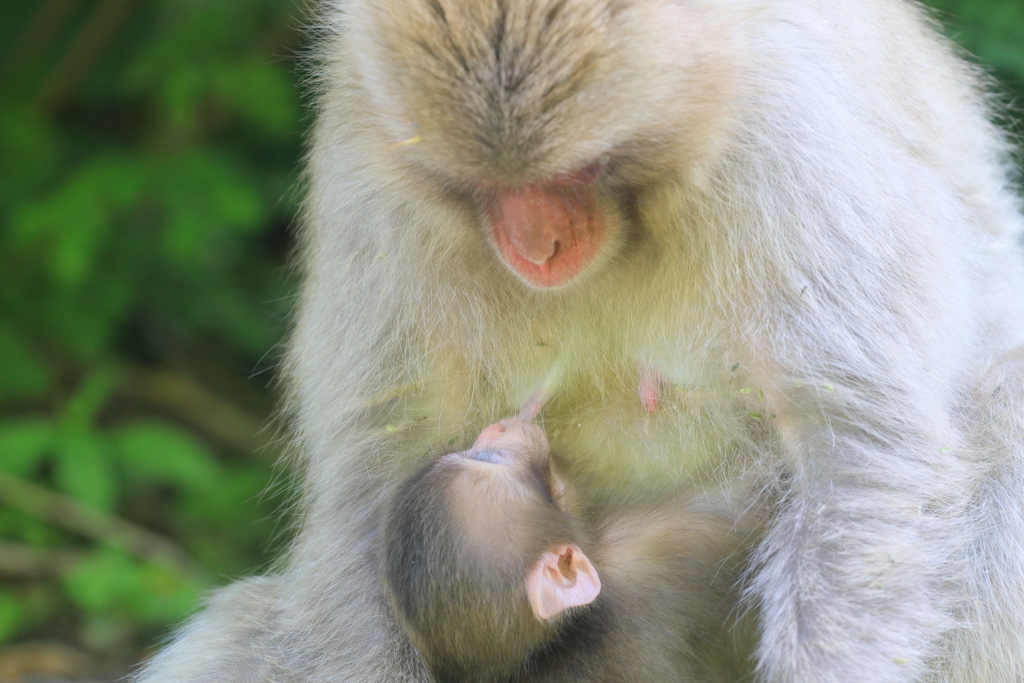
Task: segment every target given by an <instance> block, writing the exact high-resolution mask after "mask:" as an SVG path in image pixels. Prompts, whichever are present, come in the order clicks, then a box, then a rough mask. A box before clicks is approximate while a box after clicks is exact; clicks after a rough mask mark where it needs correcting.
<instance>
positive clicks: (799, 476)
mask: <svg viewBox="0 0 1024 683" xmlns="http://www.w3.org/2000/svg"><path fill="white" fill-rule="evenodd" d="M319 18H320V21H321V26H322V39H321V45H320V54H321V58H320V60H319V61H318V62H317V64H316V67H315V68H316V70H317V73H316V75H315V83H314V87H315V88H316V90H317V98H316V114H317V124H316V127H315V130H314V133H313V137H312V145H311V151H310V155H309V175H308V179H309V196H308V200H307V205H306V218H305V221H304V228H303V233H302V264H303V266H304V268H305V273H304V277H305V284H304V287H303V290H302V297H301V303H300V306H299V310H298V316H297V320H296V325H295V330H294V333H293V338H292V343H291V353H290V356H289V361H288V363H287V371H288V375H289V377H290V383H291V384H290V385H291V388H292V400H291V404H290V406H291V415H292V416H293V418H294V429H295V435H296V450H297V452H298V453H300V463H299V466H300V467H301V468H302V471H303V476H304V480H303V481H304V484H303V490H302V504H301V507H300V509H299V521H300V531H299V534H298V537H297V540H296V542H295V544H294V547H293V548H292V551H291V553H290V555H289V557H288V558H287V561H286V562H285V563H284V564H283V568H282V569H281V571H280V573H278V574H275V575H273V576H269V577H265V578H262V579H258V580H254V581H250V582H246V583H243V584H241V585H236V586H234V587H231V588H228V589H226V590H225V591H224V592H222V593H221V594H219V595H218V596H217V597H215V598H214V599H213V601H211V603H210V605H209V607H208V608H207V609H206V610H205V611H204V612H202V613H200V614H199V615H198V616H197V617H195V618H194V619H193V621H192V622H191V623H190V624H189V625H188V626H187V627H186V628H185V630H184V631H183V633H182V635H181V636H180V637H179V639H178V640H177V641H175V642H174V643H173V644H172V645H170V646H169V647H168V648H167V649H166V650H165V651H164V652H163V653H162V654H160V655H158V656H157V658H156V659H155V660H154V662H153V663H152V664H151V665H150V666H149V668H148V669H146V670H145V671H144V672H143V674H142V677H141V678H142V680H143V681H146V682H147V683H149V682H152V683H157V682H161V683H162V682H165V681H167V682H171V681H210V682H217V683H230V682H234V681H239V682H241V681H245V682H250V681H253V682H255V681H278V682H292V681H295V682H298V681H302V682H309V683H314V682H315V683H320V682H326V681H354V682H358V683H376V682H379V681H424V680H426V678H425V674H424V671H423V669H422V666H421V665H420V663H419V660H418V659H417V656H416V654H415V652H414V651H412V650H411V648H410V646H409V645H408V642H407V641H406V639H405V638H404V636H403V635H402V634H401V632H400V631H399V630H398V629H397V627H396V626H395V624H394V620H393V619H392V617H391V616H390V615H389V614H388V611H387V608H386V606H385V603H384V602H383V600H382V597H381V592H380V587H379V581H378V579H377V575H376V561H377V560H376V555H375V553H376V541H377V533H378V532H377V525H378V524H379V522H380V521H381V520H380V514H379V508H380V505H381V503H382V501H383V500H385V499H386V497H387V496H388V494H389V492H390V491H391V490H392V488H393V486H394V484H395V482H396V481H398V480H400V479H401V477H402V476H404V475H405V474H406V473H408V472H410V471H411V469H412V468H414V467H415V466H416V465H417V464H418V463H421V462H423V459H424V458H425V457H427V456H428V455H429V454H430V453H438V452H442V451H444V450H455V449H459V448H465V447H467V446H468V445H469V444H471V443H472V442H473V439H474V437H475V435H476V433H477V432H478V431H479V430H480V429H481V428H483V427H484V426H486V425H487V424H488V423H490V422H492V421H494V420H496V419H498V418H502V417H507V416H510V415H513V414H515V412H516V411H517V410H518V408H519V406H520V404H521V403H522V402H523V401H524V400H525V399H526V398H527V397H528V396H529V395H530V394H531V392H533V391H534V390H535V389H536V388H537V387H538V386H539V385H540V384H541V383H542V382H543V381H544V379H545V377H548V376H549V375H550V373H551V371H552V368H553V367H554V366H555V365H556V364H561V365H562V366H563V373H562V380H561V381H560V383H559V385H558V387H557V389H556V390H555V391H554V392H553V393H552V396H551V400H550V402H549V403H548V404H547V406H546V407H545V410H544V413H543V416H542V418H543V420H544V424H545V428H546V429H547V432H548V434H549V435H550V437H551V440H552V444H553V447H554V452H555V453H556V456H557V458H558V460H559V466H560V469H561V470H562V471H565V472H566V473H567V476H569V477H571V478H572V479H573V480H574V482H575V483H576V485H577V488H578V489H580V490H582V491H585V492H586V494H585V495H587V496H589V497H590V498H591V503H597V502H600V501H603V500H612V501H617V502H619V503H623V502H628V501H629V500H631V499H633V498H634V497H643V496H645V495H647V494H653V493H659V492H663V491H666V490H675V491H683V492H686V491H690V492H691V495H692V496H693V497H694V498H706V499H707V500H715V501H719V502H717V503H716V504H717V505H720V506H722V507H723V508H727V512H728V513H729V514H733V515H736V516H737V518H739V517H742V516H743V515H744V514H755V515H763V516H764V519H762V520H761V521H763V523H764V527H765V529H766V531H765V533H764V535H763V537H761V538H759V539H757V540H756V547H755V548H754V550H753V557H754V562H753V564H752V566H751V567H750V568H749V570H748V572H747V582H746V584H745V593H744V595H745V600H746V602H745V604H744V606H743V607H744V608H752V609H751V610H750V613H751V614H756V615H757V619H758V620H759V621H758V624H759V627H758V628H759V637H758V642H757V644H756V646H755V658H756V661H757V662H758V668H757V675H758V676H759V677H760V679H762V680H764V681H778V682H789V681H799V682H806V683H833V682H834V683H839V682H846V681H855V682H857V683H863V682H865V681H870V682H871V683H888V682H896V681H955V682H957V683H960V682H963V683H966V682H968V681H973V682H982V681H984V682H986V683H1011V682H1014V681H1017V682H1019V681H1021V680H1024V367H1022V366H1024V363H1022V362H1021V360H1020V357H1019V355H1018V356H1014V355H1012V354H1011V355H1009V356H1005V357H1003V354H1005V353H1007V352H1009V351H1010V350H1011V349H1013V348H1014V347H1016V346H1018V345H1021V344H1024V266H1022V264H1024V254H1022V253H1021V249H1020V248H1019V247H1020V239H1021V234H1022V226H1024V223H1022V219H1021V214H1020V212H1019V204H1018V200H1017V198H1016V196H1015V195H1014V193H1013V190H1012V188H1011V187H1010V186H1009V183H1008V180H1007V177H1008V173H1009V161H1008V157H1007V152H1008V144H1007V142H1006V139H1005V137H1004V136H1003V135H1002V134H1001V133H1000V132H999V131H998V129H997V128H996V127H995V126H994V125H993V124H992V123H991V118H992V109H991V106H990V103H989V102H988V97H987V95H986V92H985V89H986V85H985V83H984V82H983V80H981V79H979V77H978V74H977V72H976V70H975V69H973V68H972V67H970V66H968V65H967V64H966V63H965V62H964V61H963V60H961V59H960V58H959V57H958V56H957V55H956V54H955V52H954V50H953V49H952V48H951V47H950V46H949V45H948V44H947V43H946V42H945V41H944V40H942V39H941V38H939V37H938V36H937V34H936V33H935V31H934V30H933V27H931V26H930V25H929V22H928V21H927V19H926V18H925V17H924V15H923V14H922V12H921V11H920V10H919V9H918V8H917V7H916V6H914V5H912V4H909V3H906V2H903V1H901V0H827V1H823V0H351V1H346V2H341V1H335V2H327V3H325V4H324V5H323V7H322V9H321V12H320V15H319ZM594 160H600V161H602V162H603V161H607V162H608V169H609V171H608V174H607V175H606V177H605V178H603V179H602V180H600V181H598V184H597V185H596V188H597V191H598V192H599V193H600V197H601V199H600V201H601V206H602V211H603V215H604V216H605V217H606V218H607V220H608V222H609V225H610V226H611V234H612V239H610V240H609V242H608V244H607V245H606V248H605V249H604V251H603V253H602V254H601V256H600V258H599V259H598V261H597V262H596V263H595V265H594V266H593V267H591V268H590V269H589V270H588V272H586V273H584V274H583V275H582V276H581V277H580V278H579V280H578V281H576V282H573V283H570V284H569V285H568V286H566V287H563V288H560V289H557V290H554V291H550V290H548V291H540V290H533V289H530V288H528V287H527V286H526V285H524V284H522V283H521V282H520V280H518V279H517V278H516V277H515V276H514V275H513V274H512V273H511V272H510V271H509V270H508V269H507V268H506V267H505V266H504V265H503V263H502V262H501V260H500V259H499V258H498V256H497V255H496V252H495V251H494V250H493V248H492V247H491V245H490V244H489V241H488V232H487V228H486V225H485V223H484V219H483V217H482V213H481V210H480V207H479V206H478V204H477V201H476V200H475V195H474V188H479V187H483V186H491V185H500V186H514V185H516V184H520V183H527V182H543V180H544V179H545V178H549V177H551V176H552V175H554V174H557V173H560V172H565V171H568V170H572V169H576V168H580V167H582V166H584V165H586V164H587V163H590V162H592V161H594ZM1001 357H1003V358H1002V360H999V359H1000V358H1001ZM638 368H655V369H656V370H657V372H659V373H660V374H661V376H662V377H663V378H664V380H665V384H664V385H663V388H662V396H661V402H660V404H659V408H658V410H657V411H656V412H654V413H653V414H651V413H648V412H646V411H645V410H644V409H643V406H642V405H641V403H640V400H639V398H638V397H637V395H636V387H637V383H638V381H639V370H638ZM723 501H724V502H723ZM766 510H771V511H772V512H770V513H768V512H765V511H766ZM741 611H742V610H741Z"/></svg>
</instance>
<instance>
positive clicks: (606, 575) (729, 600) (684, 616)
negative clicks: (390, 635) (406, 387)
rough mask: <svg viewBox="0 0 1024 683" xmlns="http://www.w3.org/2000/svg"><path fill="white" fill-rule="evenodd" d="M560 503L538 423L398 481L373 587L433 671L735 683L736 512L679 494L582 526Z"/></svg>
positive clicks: (479, 676) (507, 424)
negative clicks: (383, 589)
mask: <svg viewBox="0 0 1024 683" xmlns="http://www.w3.org/2000/svg"><path fill="white" fill-rule="evenodd" d="M573 508H574V504H573V497H572V492H571V490H569V489H568V488H567V487H566V486H565V484H564V483H563V482H562V480H561V479H560V478H559V477H557V476H556V474H555V473H554V472H553V471H552V464H551V459H550V455H549V451H548V444H547V440H546V438H545V436H544V432H543V431H542V430H541V429H540V428H539V427H538V426H536V425H535V424H532V423H529V422H526V421H524V420H521V419H512V420H503V421H502V422H501V423H498V424H496V425H492V426H491V427H488V428H487V429H486V430H484V432H483V433H481V435H480V437H479V439H478V440H477V442H476V444H475V445H474V446H473V448H471V449H470V450H468V451H464V452H461V453H451V454H448V455H445V456H442V457H440V458H438V459H437V460H434V461H432V462H431V463H429V464H428V465H427V466H425V467H424V468H423V469H421V470H420V471H418V472H417V473H416V474H414V475H413V476H412V477H411V478H410V479H409V480H408V481H406V482H405V483H404V485H403V486H401V487H400V490H399V491H398V494H397V495H396V497H395V503H394V504H393V506H392V509H391V510H390V515H389V518H388V522H387V527H386V541H385V544H384V558H383V570H384V582H385V585H386V586H387V588H388V593H389V596H390V598H391V602H392V606H393V608H394V610H395V613H396V615H397V616H398V619H399V621H400V623H401V624H402V627H403V628H404V629H405V630H406V632H407V633H408V634H409V636H410V638H411V639H412V641H413V643H414V644H415V645H416V647H417V648H418V650H419V651H420V653H421V654H422V655H423V657H424V659H425V661H426V663H427V665H428V667H429V668H430V670H431V672H432V673H433V675H434V677H435V678H436V679H437V680H438V681H440V682H441V683H462V682H464V681H465V682H468V681H474V682H480V683H491V682H497V681H523V682H525V681H533V682H535V683H541V682H544V681H561V682H572V681H594V682H601V681H607V682H609V683H611V682H613V681H615V682H621V681H626V680H629V681H637V682H640V683H642V682H644V681H651V682H652V683H653V682H655V681H657V682H658V683H663V682H665V681H687V680H691V679H693V680H701V681H706V680H716V677H718V678H720V679H721V680H736V679H737V678H738V676H739V672H738V670H737V668H736V667H737V665H736V663H735V661H734V660H735V659H736V658H735V653H733V652H730V650H731V649H732V648H731V646H730V640H729V638H730V636H729V635H728V634H729V630H730V629H729V628H728V626H729V621H730V619H731V616H732V615H731V608H732V605H733V597H734V596H732V595H730V594H729V590H730V587H731V586H733V585H734V579H735V575H734V574H735V567H736V566H737V564H738V560H739V557H738V555H739V546H740V541H741V539H740V537H739V535H738V534H737V533H736V532H735V530H734V529H732V526H733V524H734V522H733V520H730V519H728V518H727V517H725V516H724V515H721V514H718V513H715V512H714V511H712V510H698V509H696V508H695V507H693V506H687V505H683V504H680V503H678V502H676V503H668V504H665V503H660V504H653V505H651V506H649V507H647V508H644V507H642V506H641V507H640V509H637V508H635V507H634V508H633V509H631V510H630V512H629V513H628V514H621V513H615V512H608V511H605V512H604V513H600V514H597V515H588V517H595V518H594V519H588V523H587V524H584V523H583V521H582V519H583V515H582V514H581V513H580V511H579V510H574V509H573ZM723 539H727V540H724V541H723ZM591 558H593V561H591ZM598 570H600V574H599V573H598ZM602 584H603V585H602ZM708 624H718V625H720V628H714V629H710V630H709V629H708V626H707V625H708ZM726 661H731V662H732V663H731V664H728V665H725V664H723V662H726Z"/></svg>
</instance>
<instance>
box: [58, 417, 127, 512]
mask: <svg viewBox="0 0 1024 683" xmlns="http://www.w3.org/2000/svg"><path fill="white" fill-rule="evenodd" d="M111 455H112V453H111V450H110V444H109V443H108V442H107V441H105V440H104V439H103V438H101V437H100V436H99V435H98V434H95V433H94V432H87V431H86V432H82V431H78V430H66V431H65V432H64V433H62V434H61V435H60V438H59V439H58V441H57V452H56V456H57V457H56V468H55V470H54V478H55V481H56V484H57V488H58V489H60V490H61V491H63V492H64V493H66V494H68V495H69V496H71V497H72V498H74V499H75V500H77V501H79V502H81V503H85V504H86V505H89V506H92V507H94V508H96V509H98V510H103V511H105V512H110V511H111V510H113V509H114V504H115V502H116V500H117V494H118V490H117V489H118V487H117V479H116V476H115V471H114V468H113V463H112V458H111Z"/></svg>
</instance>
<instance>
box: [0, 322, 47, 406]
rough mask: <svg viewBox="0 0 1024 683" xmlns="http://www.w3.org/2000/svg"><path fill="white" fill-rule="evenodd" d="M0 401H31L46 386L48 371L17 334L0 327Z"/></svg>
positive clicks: (24, 340) (29, 346) (25, 341)
mask: <svg viewBox="0 0 1024 683" xmlns="http://www.w3.org/2000/svg"><path fill="white" fill-rule="evenodd" d="M0 359H2V362H3V365H4V369H3V372H0V398H7V397H16V398H35V397H37V396H40V395H41V394H43V393H44V392H45V391H46V390H47V389H48V388H49V386H50V382H51V381H52V378H51V377H50V371H49V370H48V369H47V367H46V365H45V364H44V363H43V361H42V359H40V357H39V355H38V354H37V353H36V352H35V351H34V350H33V349H32V346H31V345H30V344H29V342H28V341H27V340H26V339H25V337H24V336H22V335H21V334H20V333H19V332H18V330H16V329H14V328H12V327H9V326H7V325H0Z"/></svg>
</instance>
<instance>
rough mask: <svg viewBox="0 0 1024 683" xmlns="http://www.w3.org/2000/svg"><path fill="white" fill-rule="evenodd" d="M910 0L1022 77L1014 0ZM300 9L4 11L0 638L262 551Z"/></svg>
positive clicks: (298, 130)
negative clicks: (924, 4) (928, 2)
mask: <svg viewBox="0 0 1024 683" xmlns="http://www.w3.org/2000/svg"><path fill="white" fill-rule="evenodd" d="M933 4H934V5H935V6H936V7H937V8H938V9H940V10H942V12H943V14H942V15H940V16H941V18H942V19H943V20H944V21H945V22H946V23H947V24H948V26H949V30H950V35H952V36H954V37H955V38H957V39H958V40H960V41H961V42H962V44H964V46H965V47H967V48H968V49H969V50H971V51H973V52H974V53H976V54H977V55H979V57H980V59H981V61H983V62H985V63H987V64H989V65H991V66H992V68H993V70H994V71H993V73H994V74H995V75H996V76H997V78H999V79H1001V80H1002V81H1003V82H1004V83H1005V84H1006V85H1007V87H1008V91H1009V92H1010V94H1011V96H1017V95H1019V94H1020V93H1021V92H1024V4H1022V3H1021V2H1020V0H935V2H934V3H933ZM302 14H303V8H302V7H301V0H220V1H212V0H7V1H6V2H5V4H4V20H3V22H0V361H2V363H0V643H3V642H4V641H11V640H15V639H24V638H32V637H49V638H61V639H65V640H68V641H70V642H74V643H77V644H78V645H80V646H82V647H85V648H88V649H90V650H92V651H93V652H95V653H99V654H103V655H107V656H120V657H131V656H133V655H132V653H133V652H134V650H135V648H137V647H139V646H141V645H143V644H144V643H146V642H150V641H152V639H153V638H154V637H155V636H156V635H157V634H159V633H160V632H162V631H163V630H164V629H166V627H167V625H168V624H171V623H174V622H176V621H178V620H179V619H180V618H181V617H182V615H183V614H184V613H186V612H187V611H188V610H189V609H190V608H191V607H192V605H193V604H194V603H195V600H196V598H197V595H198V593H199V591H201V590H202V589H204V588H206V587H208V586H210V585H212V584H213V583H214V582H215V581H216V580H217V577H222V576H225V575H237V574H240V573H243V572H247V571H251V570H253V569H258V568H259V567H260V566H261V564H263V563H265V562H266V558H267V557H269V556H270V554H271V553H272V550H273V543H272V542H270V541H268V539H269V538H271V537H272V533H273V531H274V528H275V527H274V525H273V522H272V521H268V520H269V519H270V518H272V517H273V515H274V509H275V508H277V507H279V506H280V504H281V502H282V501H281V500H280V497H279V496H275V495H274V493H273V490H274V489H273V487H271V486H270V483H271V482H272V481H273V471H272V469H271V462H272V461H273V460H274V458H275V457H276V455H277V450H276V448H275V445H274V443H273V438H272V433H266V432H260V429H261V427H262V426H263V425H264V424H266V423H267V419H268V415H269V414H270V411H271V406H272V405H273V399H272V397H271V396H270V394H271V393H272V392H270V391H269V390H268V384H269V379H268V378H269V377H270V376H271V375H272V374H273V365H274V359H275V357H276V353H277V352H276V351H275V349H276V344H277V343H278V342H279V340H280V339H281V337H282V336H283V334H284V327H285V320H286V317H287V309H288V306H289V296H290V291H291V285H293V284H294V283H291V282H289V280H288V278H287V276H286V272H285V270H284V263H285V262H286V257H287V250H288V246H289V236H288V227H289V225H290V223H291V221H292V220H293V216H294V213H295V208H296V202H297V200H298V196H297V192H296V190H295V189H294V185H295V179H296V177H297V174H296V167H297V165H298V160H299V150H300V147H301V143H302V131H303V129H304V127H305V125H306V123H307V121H306V120H305V118H304V116H303V110H302V107H301V104H300V100H299V97H298V95H297V91H298V89H297V87H296V81H297V75H296V72H297V60H296V59H294V55H295V54H296V53H297V52H298V51H299V50H300V49H301V46H302V36H301V32H299V31H297V30H296V28H295V27H296V26H297V25H299V23H300V22H301V20H302ZM268 491H269V493H268Z"/></svg>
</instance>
